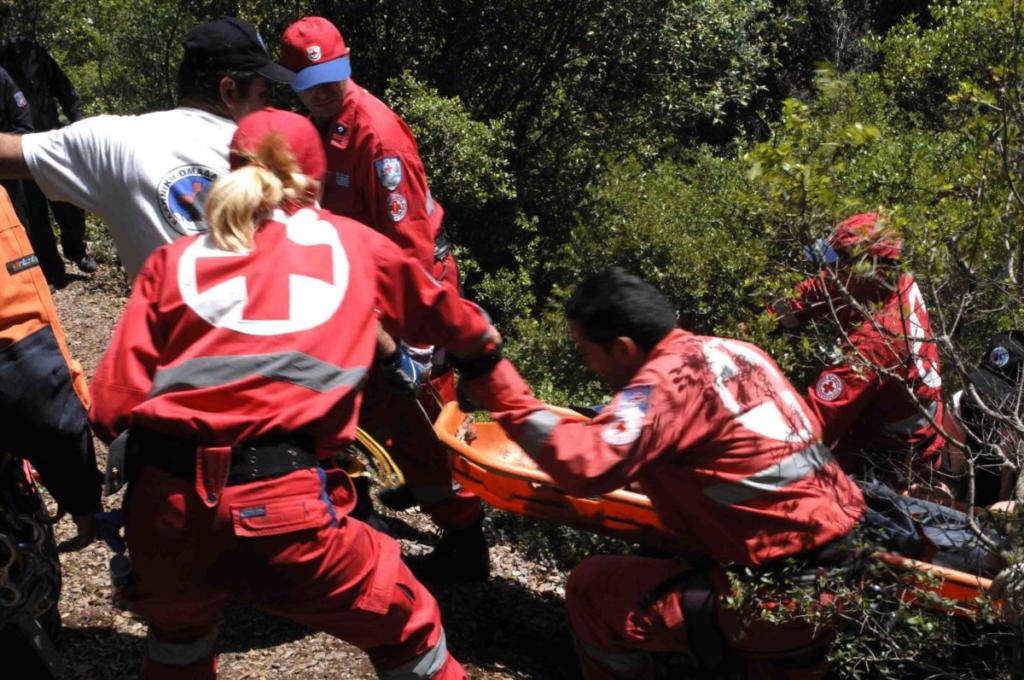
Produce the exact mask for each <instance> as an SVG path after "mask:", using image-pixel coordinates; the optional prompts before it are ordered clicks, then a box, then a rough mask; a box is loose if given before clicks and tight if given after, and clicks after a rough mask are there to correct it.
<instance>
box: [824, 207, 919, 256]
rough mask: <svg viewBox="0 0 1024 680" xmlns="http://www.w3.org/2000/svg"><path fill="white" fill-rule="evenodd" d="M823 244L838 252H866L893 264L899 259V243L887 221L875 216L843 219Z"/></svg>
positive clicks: (867, 214)
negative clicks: (826, 243) (825, 243)
mask: <svg viewBox="0 0 1024 680" xmlns="http://www.w3.org/2000/svg"><path fill="white" fill-rule="evenodd" d="M827 242H828V245H830V246H831V247H832V248H833V249H834V250H836V251H837V252H840V253H846V254H848V255H851V254H853V253H856V252H860V253H867V254H868V255H872V256H874V257H881V258H885V259H886V260H892V261H894V262H895V261H896V260H899V259H900V254H901V253H902V251H903V242H902V241H901V240H900V239H899V236H898V235H897V234H896V232H895V230H893V228H892V227H891V226H890V225H889V220H887V219H886V218H885V216H883V215H879V214H878V213H861V214H859V215H853V216H852V217H847V218H846V219H845V220H843V221H842V222H840V223H839V224H837V225H836V228H835V229H834V230H833V231H832V234H831V235H830V236H829V237H828V241H827Z"/></svg>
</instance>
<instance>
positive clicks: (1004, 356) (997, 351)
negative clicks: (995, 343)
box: [988, 347, 1010, 368]
mask: <svg viewBox="0 0 1024 680" xmlns="http://www.w3.org/2000/svg"><path fill="white" fill-rule="evenodd" d="M988 360H989V361H990V362H992V365H993V366H995V367H996V368H1002V367H1003V366H1005V365H1006V364H1008V363H1010V350H1008V349H1006V348H1005V347H993V348H992V351H991V352H989V355H988Z"/></svg>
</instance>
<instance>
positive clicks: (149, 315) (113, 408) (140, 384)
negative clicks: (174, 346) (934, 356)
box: [89, 249, 164, 443]
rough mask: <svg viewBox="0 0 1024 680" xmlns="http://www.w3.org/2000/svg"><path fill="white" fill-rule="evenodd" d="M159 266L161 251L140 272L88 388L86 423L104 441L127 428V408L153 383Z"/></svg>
mask: <svg viewBox="0 0 1024 680" xmlns="http://www.w3.org/2000/svg"><path fill="white" fill-rule="evenodd" d="M163 265H164V258H163V249H160V250H157V251H156V252H155V253H154V254H153V255H151V256H150V258H149V259H148V260H147V261H146V264H145V265H144V266H143V268H142V271H140V272H139V275H138V276H137V277H136V279H135V284H134V286H133V287H132V293H131V296H130V297H129V298H128V304H127V305H126V306H125V309H124V312H123V313H122V314H121V319H120V321H118V323H117V328H116V329H115V330H114V337H113V339H112V340H111V342H110V347H109V348H108V349H107V351H106V353H105V354H104V355H103V358H102V359H101V360H100V364H99V366H98V367H97V368H96V373H95V375H94V376H93V379H92V383H91V384H90V386H89V389H90V391H91V393H92V396H93V403H92V408H91V409H90V411H89V422H90V423H91V424H92V427H93V430H94V431H95V432H96V435H97V436H98V437H99V438H100V439H102V440H103V441H105V442H108V443H109V442H111V441H113V439H114V438H115V437H117V435H118V434H120V433H121V432H123V431H124V430H125V429H127V427H128V425H129V419H130V417H131V412H132V410H133V409H134V408H135V407H136V406H138V405H139V404H140V403H142V402H143V401H144V400H145V399H146V397H147V396H148V395H149V391H150V389H151V388H152V386H153V375H154V373H155V371H156V364H157V360H158V358H159V355H160V346H161V344H162V342H161V339H160V333H159V330H158V326H157V312H156V298H157V295H158V294H159V291H160V280H161V278H162V272H163Z"/></svg>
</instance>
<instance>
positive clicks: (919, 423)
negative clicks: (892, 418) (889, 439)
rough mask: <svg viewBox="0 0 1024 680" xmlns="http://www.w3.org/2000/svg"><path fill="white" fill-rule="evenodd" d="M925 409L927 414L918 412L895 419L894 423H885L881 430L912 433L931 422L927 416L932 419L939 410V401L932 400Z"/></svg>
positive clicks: (893, 432)
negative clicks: (901, 418)
mask: <svg viewBox="0 0 1024 680" xmlns="http://www.w3.org/2000/svg"><path fill="white" fill-rule="evenodd" d="M925 411H927V412H928V415H925V414H924V413H921V412H918V413H915V414H914V415H912V416H910V417H909V418H904V419H903V420H897V421H896V422H894V423H886V425H885V426H884V427H883V428H882V430H884V431H885V432H888V433H890V434H913V433H915V432H917V431H918V430H920V429H921V428H922V427H924V426H925V425H928V424H929V423H930V422H931V421H930V420H929V419H928V416H931V418H932V420H934V419H935V414H936V413H938V412H939V403H938V402H937V401H933V402H932V403H931V405H929V406H928V407H926V408H925Z"/></svg>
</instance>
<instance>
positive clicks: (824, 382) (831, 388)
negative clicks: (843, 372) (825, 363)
mask: <svg viewBox="0 0 1024 680" xmlns="http://www.w3.org/2000/svg"><path fill="white" fill-rule="evenodd" d="M814 393H815V394H817V395H818V399H821V400H822V401H835V400H836V399H838V398H839V396H840V395H841V394H842V393H843V379H842V378H840V377H839V376H838V375H833V374H832V373H826V374H825V375H823V376H821V377H820V378H819V379H818V384H817V385H815V386H814Z"/></svg>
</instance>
